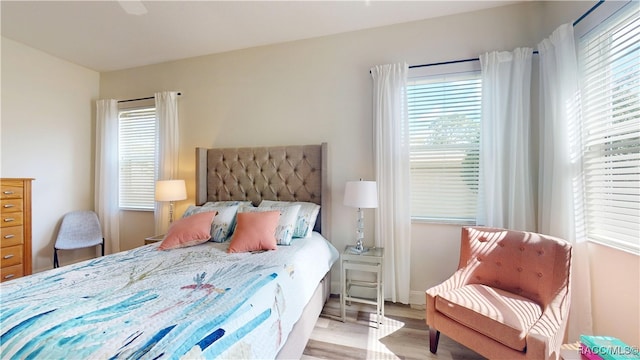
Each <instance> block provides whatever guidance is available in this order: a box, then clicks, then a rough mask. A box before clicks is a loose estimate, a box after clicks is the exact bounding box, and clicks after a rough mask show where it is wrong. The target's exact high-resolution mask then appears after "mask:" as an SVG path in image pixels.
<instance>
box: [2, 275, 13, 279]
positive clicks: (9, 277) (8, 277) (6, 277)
mask: <svg viewBox="0 0 640 360" xmlns="http://www.w3.org/2000/svg"><path fill="white" fill-rule="evenodd" d="M14 276H16V274H7V275H5V276H4V278H5V279H11V278H12V277H14Z"/></svg>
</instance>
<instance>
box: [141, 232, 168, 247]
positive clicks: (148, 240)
mask: <svg viewBox="0 0 640 360" xmlns="http://www.w3.org/2000/svg"><path fill="white" fill-rule="evenodd" d="M162 240H164V234H162V235H153V236H149V237H147V238H144V244H145V245H149V244H155V243H157V242H159V241H162Z"/></svg>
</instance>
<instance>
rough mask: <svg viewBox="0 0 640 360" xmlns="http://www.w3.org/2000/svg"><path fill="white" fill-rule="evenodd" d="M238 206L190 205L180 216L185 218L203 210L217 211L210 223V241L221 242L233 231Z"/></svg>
mask: <svg viewBox="0 0 640 360" xmlns="http://www.w3.org/2000/svg"><path fill="white" fill-rule="evenodd" d="M238 207H239V206H238V205H230V206H214V205H211V204H210V203H206V204H204V205H202V206H194V205H191V206H189V207H188V208H187V210H186V211H185V212H184V214H183V215H182V217H183V218H185V217H187V216H190V215H193V214H198V213H201V212H205V211H213V210H215V211H217V212H218V214H217V215H216V217H214V218H213V223H211V241H213V242H219V243H221V242H225V241H226V240H227V239H228V238H229V237H230V236H231V233H232V232H233V229H234V227H235V223H236V213H237V212H238Z"/></svg>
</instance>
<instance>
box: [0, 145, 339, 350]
mask: <svg viewBox="0 0 640 360" xmlns="http://www.w3.org/2000/svg"><path fill="white" fill-rule="evenodd" d="M326 152H327V145H326V144H321V145H308V146H283V147H268V148H265V147H261V148H257V147H256V148H235V149H202V148H198V149H196V205H199V206H202V207H205V206H207V203H214V202H220V201H223V202H227V201H231V202H232V201H243V202H249V201H250V202H251V203H252V204H253V205H259V204H260V203H261V202H262V201H263V200H270V201H273V202H292V203H293V202H310V203H315V204H318V205H320V206H321V207H320V213H319V215H318V219H317V221H316V222H315V226H314V228H313V230H314V231H313V232H311V231H310V232H309V234H308V236H306V237H301V238H295V239H293V240H292V241H291V243H290V244H289V245H278V247H277V250H276V251H254V252H240V253H227V249H228V248H229V243H228V242H222V243H217V242H205V243H202V244H199V245H196V246H189V247H181V248H176V249H172V250H168V251H159V250H158V246H160V244H151V245H145V246H142V247H139V248H136V249H132V250H129V251H124V252H120V253H117V254H112V255H107V256H104V257H99V258H96V259H92V260H88V261H84V262H80V263H76V264H73V265H69V266H65V267H62V268H58V269H53V270H49V271H45V272H41V273H38V274H34V275H32V276H28V277H24V278H20V279H16V280H13V281H9V282H4V283H2V285H1V286H2V287H1V290H2V292H1V296H2V306H1V310H0V325H1V326H0V358H20V359H26V358H39V357H46V358H69V357H70V356H72V357H77V358H110V359H118V358H136V359H137V358H141V359H179V358H188V359H196V358H206V359H211V358H240V359H249V358H260V359H265V358H283V359H284V358H286V359H289V358H300V356H301V354H302V351H303V350H304V347H305V345H306V342H307V340H308V338H309V336H310V333H311V331H312V329H313V326H314V324H315V322H316V320H317V318H318V316H319V314H320V311H321V310H322V307H323V305H324V303H325V301H326V299H327V297H328V295H329V288H330V286H329V285H330V279H329V274H330V269H331V266H332V265H333V263H334V262H335V261H336V260H337V258H338V252H337V251H336V249H335V247H333V246H332V245H331V243H330V242H329V241H328V240H327V239H326V237H325V236H323V234H328V233H329V229H328V225H329V216H328V212H329V195H328V191H327V181H326V179H327V172H326V169H327V168H326V160H327V159H326ZM239 225H240V224H238V226H239Z"/></svg>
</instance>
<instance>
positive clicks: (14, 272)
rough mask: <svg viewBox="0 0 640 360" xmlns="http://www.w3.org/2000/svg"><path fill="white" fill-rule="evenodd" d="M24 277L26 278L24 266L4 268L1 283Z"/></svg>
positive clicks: (1, 271)
mask: <svg viewBox="0 0 640 360" xmlns="http://www.w3.org/2000/svg"><path fill="white" fill-rule="evenodd" d="M22 276H24V269H23V268H22V264H19V265H13V266H8V267H3V268H2V269H0V282H2V281H7V280H11V279H16V278H19V277H22Z"/></svg>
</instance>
